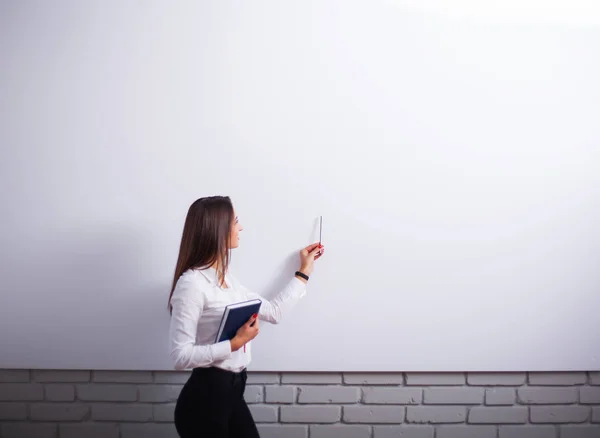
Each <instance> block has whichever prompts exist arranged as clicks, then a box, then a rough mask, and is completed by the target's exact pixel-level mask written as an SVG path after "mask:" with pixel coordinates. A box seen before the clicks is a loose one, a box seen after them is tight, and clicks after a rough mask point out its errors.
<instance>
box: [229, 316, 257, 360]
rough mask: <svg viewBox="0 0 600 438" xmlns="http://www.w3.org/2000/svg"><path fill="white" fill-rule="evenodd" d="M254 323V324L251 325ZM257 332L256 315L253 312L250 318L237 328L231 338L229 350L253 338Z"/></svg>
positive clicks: (238, 347)
mask: <svg viewBox="0 0 600 438" xmlns="http://www.w3.org/2000/svg"><path fill="white" fill-rule="evenodd" d="M252 323H254V325H252ZM258 332H259V326H258V315H257V314H256V313H255V314H254V315H252V316H251V317H250V319H249V320H248V321H247V322H246V323H245V324H244V325H243V326H241V327H240V328H239V330H238V331H237V333H236V334H235V336H234V337H233V339H232V340H231V351H237V350H239V349H240V348H242V347H243V346H244V345H246V344H247V343H248V342H250V341H251V340H252V339H254V338H255V337H256V336H257V335H258Z"/></svg>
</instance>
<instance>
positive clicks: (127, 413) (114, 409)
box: [92, 403, 153, 422]
mask: <svg viewBox="0 0 600 438" xmlns="http://www.w3.org/2000/svg"><path fill="white" fill-rule="evenodd" d="M152 414H153V412H152V405H150V404H130V403H99V404H94V405H92V420H94V421H132V422H133V421H141V422H143V421H151V420H152Z"/></svg>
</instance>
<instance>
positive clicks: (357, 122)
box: [0, 0, 600, 371]
mask: <svg viewBox="0 0 600 438" xmlns="http://www.w3.org/2000/svg"><path fill="white" fill-rule="evenodd" d="M410 3H411V2H402V1H384V0H381V1H378V2H377V1H369V2H350V1H343V2H342V1H340V2H306V1H303V2H296V3H291V2H276V1H270V2H269V1H254V2H232V1H228V2H227V1H224V2H191V1H190V2H168V3H167V2H157V1H147V2H132V1H129V2H117V1H111V2H99V1H98V2H75V1H72V2H67V1H59V2H52V3H47V2H41V1H35V2H34V1H31V2H27V3H19V2H13V3H10V4H8V3H7V4H3V5H2V6H0V8H1V9H0V11H1V13H0V16H1V17H2V18H1V20H2V26H0V50H1V59H2V60H3V68H2V69H1V70H0V79H1V82H0V86H1V88H0V93H1V94H0V95H1V98H0V110H1V112H2V114H3V115H2V117H1V118H0V144H1V145H2V157H1V164H0V166H1V170H2V172H1V176H0V178H1V181H0V182H1V183H2V187H3V190H2V199H1V202H2V204H1V205H2V207H3V211H4V214H3V221H2V226H1V227H0V239H1V240H0V247H1V249H0V257H1V259H0V261H1V263H0V266H1V268H0V269H1V271H0V276H1V283H0V284H1V285H2V289H1V295H0V346H1V348H0V367H4V368H21V367H23V368H69V369H74V368H86V369H153V370H154V369H170V368H171V364H170V362H169V359H168V350H167V328H168V313H167V311H166V303H167V297H168V293H169V285H170V281H171V275H172V271H173V268H174V263H175V259H176V255H177V249H178V244H179V238H180V235H181V229H182V226H183V220H184V217H185V213H186V211H187V208H188V206H189V204H190V203H191V202H192V201H193V200H195V199H196V198H198V197H200V196H205V195H211V194H227V195H230V196H231V197H232V198H233V200H234V202H235V206H236V210H237V212H238V214H239V216H240V218H241V221H242V223H243V224H244V226H245V230H244V232H243V234H242V241H241V242H242V247H241V248H240V249H238V250H236V251H235V253H234V255H233V256H234V267H233V268H234V270H235V272H236V273H237V276H238V277H239V278H240V279H241V280H242V281H243V282H244V283H245V284H246V285H247V286H249V287H251V288H253V289H254V290H256V291H258V292H261V293H263V294H265V295H267V296H272V294H273V293H274V291H275V289H276V287H277V285H278V284H281V282H282V276H283V277H284V278H288V277H289V275H291V274H292V272H293V271H294V270H295V269H296V267H297V265H296V263H297V258H296V256H295V254H296V252H297V250H298V249H299V248H300V247H302V246H304V245H306V244H308V243H310V242H312V241H314V239H315V238H316V237H317V231H318V228H317V218H318V216H319V215H323V217H324V228H323V233H324V234H323V243H324V244H325V245H326V247H327V253H326V257H325V258H324V259H323V260H320V261H319V263H318V266H317V269H316V271H315V274H314V276H313V278H312V279H311V281H310V289H309V295H308V296H307V297H306V299H305V300H303V301H302V303H301V304H300V305H299V306H298V307H297V308H296V309H295V311H294V313H293V314H291V315H288V317H287V318H286V320H285V321H284V322H283V323H282V324H281V325H280V326H277V327H265V328H264V330H263V331H262V333H261V335H260V337H259V338H257V340H256V342H254V349H253V353H254V362H253V364H252V369H253V370H277V371H290V370H292V371H293V370H311V371H317V370H318V371H323V370H335V371H354V370H366V371H382V370H403V371H430V370H444V371H452V370H460V371H469V370H491V371H499V370H500V371H501V370H507V371H510V370H529V371H536V370H554V371H559V370H573V369H578V370H594V369H599V368H600V367H599V362H598V356H599V347H600V322H598V318H597V314H598V307H599V306H600V295H599V294H598V291H599V289H600V276H599V274H598V269H597V265H598V263H597V254H598V253H599V251H600V227H599V226H598V224H599V223H600V207H599V204H598V202H597V201H598V195H600V172H599V171H598V169H600V149H599V147H598V144H599V139H600V128H599V126H600V125H599V124H598V119H599V114H600V86H599V83H598V77H600V61H599V60H598V53H600V28H599V27H598V22H599V21H598V20H597V18H598V11H597V10H587V11H586V10H584V9H581V8H582V7H584V6H585V4H584V3H579V4H577V5H576V6H577V7H580V9H577V8H575V7H574V8H570V9H568V10H564V11H561V10H560V8H559V7H558V6H560V4H559V3H556V2H555V3H554V4H553V5H554V6H555V8H554V9H553V8H546V9H544V11H545V12H544V14H540V15H538V14H537V13H532V11H535V12H537V11H538V10H537V9H532V7H529V8H525V9H519V8H517V7H515V5H516V3H514V2H513V3H514V5H512V4H511V3H508V4H507V5H508V6H510V7H508V9H503V11H502V13H501V14H499V15H498V14H497V12H498V11H494V10H493V9H490V10H486V9H485V8H483V7H481V5H480V6H478V7H475V6H473V5H470V4H469V3H468V2H464V1H463V2H462V3H459V4H457V9H449V7H448V6H444V7H442V6H441V4H439V3H438V4H435V3H428V4H424V5H425V6H426V7H424V8H423V10H421V9H420V8H419V7H418V6H417V3H415V2H412V4H410ZM530 3H531V4H530V5H529V6H532V5H533V2H530ZM565 3H566V2H565ZM511 5H512V6H511ZM557 5H558V6H557ZM582 5H583V6H582ZM471 6H473V9H470V7H471ZM563 6H564V5H563ZM565 7H566V6H565ZM511 8H512V9H511ZM520 10H523V11H529V12H527V13H524V14H522V15H519V11H520ZM486 11H487V13H484V12H486ZM489 11H492V12H489ZM577 11H579V12H577ZM582 11H583V12H582Z"/></svg>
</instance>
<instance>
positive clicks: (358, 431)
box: [310, 424, 371, 438]
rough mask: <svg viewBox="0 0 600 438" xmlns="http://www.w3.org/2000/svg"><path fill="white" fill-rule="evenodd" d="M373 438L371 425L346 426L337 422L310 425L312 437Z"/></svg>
mask: <svg viewBox="0 0 600 438" xmlns="http://www.w3.org/2000/svg"><path fill="white" fill-rule="evenodd" d="M339 437H344V438H371V428H370V427H369V426H358V425H352V426H346V425H341V424H336V425H335V426H320V425H315V426H310V438H339Z"/></svg>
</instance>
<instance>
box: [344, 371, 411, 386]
mask: <svg viewBox="0 0 600 438" xmlns="http://www.w3.org/2000/svg"><path fill="white" fill-rule="evenodd" d="M343 380H344V383H345V384H346V385H402V384H403V383H404V375H403V374H402V373H344V375H343Z"/></svg>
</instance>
